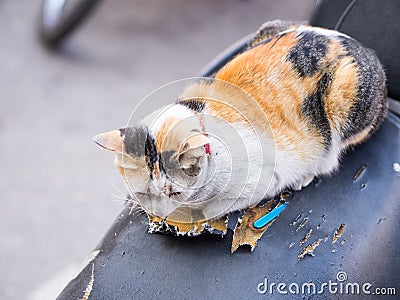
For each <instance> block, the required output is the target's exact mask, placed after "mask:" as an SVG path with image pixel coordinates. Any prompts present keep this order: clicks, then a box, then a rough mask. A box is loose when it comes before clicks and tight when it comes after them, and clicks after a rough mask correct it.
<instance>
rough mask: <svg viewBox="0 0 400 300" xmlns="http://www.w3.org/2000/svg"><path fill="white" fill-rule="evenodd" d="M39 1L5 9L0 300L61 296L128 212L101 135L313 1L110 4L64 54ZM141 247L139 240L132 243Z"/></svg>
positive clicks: (16, 2) (1, 25)
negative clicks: (40, 22)
mask: <svg viewBox="0 0 400 300" xmlns="http://www.w3.org/2000/svg"><path fill="white" fill-rule="evenodd" d="M39 7H40V1H27V0H25V1H23V0H13V1H0V20H1V21H0V38H1V47H0V67H1V71H0V140H1V144H0V145H1V147H0V162H1V169H0V170H1V171H0V268H1V269H0V299H3V300H6V299H30V300H32V299H53V298H54V297H55V296H56V295H57V293H58V292H59V291H60V289H61V288H62V286H63V284H65V283H66V282H67V281H68V280H69V278H71V276H73V274H74V273H76V272H77V271H78V270H79V265H80V263H81V262H83V260H84V258H85V257H86V256H87V255H88V254H89V253H90V251H91V249H93V248H94V247H95V246H96V244H97V243H98V242H99V240H100V239H101V237H102V235H103V234H104V233H105V231H106V230H107V228H108V227H109V226H110V224H111V223H112V221H113V219H114V218H115V217H116V216H117V215H118V213H119V211H120V210H121V208H122V205H123V201H122V200H121V198H122V197H123V196H124V195H125V189H124V187H123V184H122V178H120V176H119V174H118V173H117V170H116V169H115V168H114V166H113V162H112V160H113V159H112V156H111V155H109V154H107V153H105V152H104V151H101V150H99V149H98V148H97V147H96V146H95V145H94V143H93V142H92V140H91V138H92V136H93V135H95V134H97V133H99V132H102V131H106V130H111V129H114V128H118V127H120V126H123V125H124V124H126V121H127V120H128V118H129V115H130V112H131V111H132V110H133V108H134V107H135V105H136V104H137V103H138V102H139V101H140V100H141V99H142V98H143V97H144V96H146V95H147V94H148V93H149V92H151V91H152V90H153V89H155V88H157V87H159V86H161V85H163V84H165V83H167V82H170V81H173V80H177V79H180V78H184V77H189V76H193V75H197V74H198V71H199V70H200V69H201V68H202V67H203V66H204V65H205V64H206V63H207V62H208V61H209V60H210V59H211V58H213V56H214V55H216V54H217V53H218V52H219V51H221V50H222V49H224V48H225V47H226V46H228V45H229V44H230V43H231V42H233V41H235V40H237V39H239V38H240V37H242V36H243V35H245V34H247V33H249V32H251V31H253V30H255V29H256V28H257V27H258V26H259V25H260V24H261V23H262V22H263V21H266V20H271V19H276V18H281V19H290V20H305V19H307V18H308V17H309V13H310V11H311V8H312V0H303V1H289V0H282V1H272V0H269V1H262V0H248V1H244V0H242V1H239V0H220V1H214V0H205V1H184V0H179V1H178V0H165V1H156V0H150V1H148V0H147V1H146V0H135V1H128V0H112V1H111V0H109V1H104V3H103V4H102V5H101V6H100V7H99V9H98V10H97V11H96V13H95V14H94V15H93V17H92V18H91V19H90V20H89V22H88V23H87V24H85V26H84V27H83V28H81V30H80V31H79V32H78V33H77V34H76V35H75V36H73V38H72V39H71V40H69V42H68V43H67V44H66V45H65V47H64V48H63V49H62V51H61V52H59V53H57V54H55V53H49V52H48V51H45V50H44V49H43V48H42V47H41V46H40V45H39V44H38V42H37V39H36V31H35V29H36V25H37V18H38V11H39ZM132 242H133V243H134V240H132Z"/></svg>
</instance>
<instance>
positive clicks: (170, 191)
mask: <svg viewBox="0 0 400 300" xmlns="http://www.w3.org/2000/svg"><path fill="white" fill-rule="evenodd" d="M164 194H165V195H166V196H167V197H168V198H171V197H173V196H178V195H180V194H181V192H178V191H176V190H174V188H173V186H172V185H166V186H164Z"/></svg>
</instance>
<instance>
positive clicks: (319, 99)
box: [301, 72, 333, 149]
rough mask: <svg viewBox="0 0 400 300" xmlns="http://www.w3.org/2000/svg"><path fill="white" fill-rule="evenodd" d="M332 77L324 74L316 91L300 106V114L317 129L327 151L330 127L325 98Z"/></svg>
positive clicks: (330, 74)
mask: <svg viewBox="0 0 400 300" xmlns="http://www.w3.org/2000/svg"><path fill="white" fill-rule="evenodd" d="M332 79H333V75H332V73H331V72H328V73H325V74H324V75H323V76H322V77H321V79H320V80H319V81H318V83H317V88H316V91H315V92H314V93H313V94H311V95H310V96H308V97H307V98H305V99H304V101H303V104H302V105H301V112H302V113H303V115H305V116H306V117H307V118H308V120H309V121H310V123H311V125H312V126H313V127H314V128H316V129H318V130H319V132H320V133H321V135H322V137H323V138H324V145H325V148H326V149H328V147H329V145H330V143H331V139H332V137H331V126H330V124H329V120H328V118H327V116H326V111H325V97H326V92H327V90H328V87H329V85H330V83H331V82H332Z"/></svg>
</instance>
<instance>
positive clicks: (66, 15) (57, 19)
mask: <svg viewBox="0 0 400 300" xmlns="http://www.w3.org/2000/svg"><path fill="white" fill-rule="evenodd" d="M99 2H100V0H43V2H42V8H41V15H40V27H39V34H40V39H41V41H42V42H43V44H44V45H45V46H47V47H49V48H56V47H58V46H59V45H60V44H61V43H62V42H63V40H64V39H65V38H66V37H67V36H68V35H70V34H71V33H72V32H73V31H74V30H75V29H76V28H77V27H78V26H79V25H80V24H81V23H82V22H83V21H84V20H85V19H86V17H87V16H88V15H89V13H90V12H91V11H93V9H94V8H95V6H96V5H97V4H98V3H99Z"/></svg>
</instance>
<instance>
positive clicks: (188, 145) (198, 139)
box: [179, 133, 210, 155]
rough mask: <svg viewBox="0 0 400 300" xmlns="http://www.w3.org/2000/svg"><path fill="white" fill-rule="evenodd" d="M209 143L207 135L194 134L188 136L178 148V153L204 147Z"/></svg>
mask: <svg viewBox="0 0 400 300" xmlns="http://www.w3.org/2000/svg"><path fill="white" fill-rule="evenodd" d="M208 143H210V140H209V139H208V137H206V136H205V135H204V134H200V133H199V134H194V135H192V136H190V137H189V138H188V139H187V140H186V141H185V143H184V144H183V145H182V146H181V147H180V149H179V155H182V154H184V153H186V152H188V151H192V150H196V149H197V148H200V149H204V146H205V145H207V144H208Z"/></svg>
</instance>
